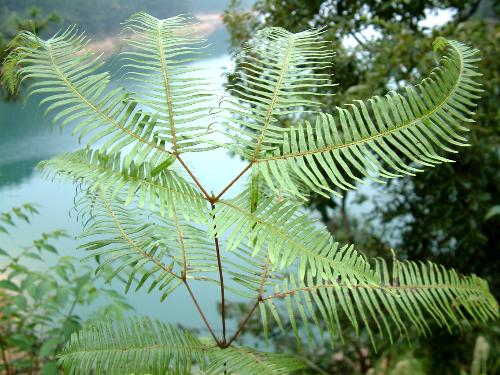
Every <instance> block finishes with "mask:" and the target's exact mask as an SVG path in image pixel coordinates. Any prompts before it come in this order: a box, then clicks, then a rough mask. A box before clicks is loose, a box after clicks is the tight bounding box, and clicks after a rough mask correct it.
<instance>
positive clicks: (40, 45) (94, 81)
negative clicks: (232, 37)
mask: <svg viewBox="0 0 500 375" xmlns="http://www.w3.org/2000/svg"><path fill="white" fill-rule="evenodd" d="M192 25H193V21H192V20H191V19H189V18H188V17H184V16H178V17H173V18H169V19H164V20H160V19H157V18H155V17H152V16H150V15H148V14H144V13H139V14H136V15H134V16H132V17H131V18H130V19H129V20H128V21H127V22H126V23H125V32H124V34H125V35H127V36H128V37H127V40H126V42H127V44H128V48H127V49H126V50H125V51H124V52H123V53H122V58H123V67H124V69H127V74H126V76H125V77H126V78H125V79H127V80H128V82H129V83H128V84H127V86H126V87H128V88H129V89H128V90H127V89H125V88H124V87H118V88H110V85H109V82H110V74H109V73H108V72H105V71H103V70H102V69H101V66H102V63H101V62H100V59H99V58H98V57H94V56H93V54H92V53H91V52H89V51H88V50H87V43H88V40H87V39H86V38H85V36H84V35H83V34H80V33H78V32H77V31H76V30H75V29H74V28H70V29H68V30H66V31H64V32H61V33H59V34H57V35H56V36H54V37H53V38H51V39H48V40H42V39H40V38H39V37H37V36H35V35H33V34H31V33H22V34H20V35H19V37H18V39H17V41H16V43H19V45H20V46H19V47H17V48H16V49H15V50H14V51H13V52H12V53H11V55H10V56H9V58H8V59H7V61H6V64H5V66H6V70H5V73H6V74H5V78H6V79H7V80H8V82H9V83H10V87H11V88H12V89H15V88H16V86H17V84H18V83H19V81H22V80H24V79H28V80H29V83H30V86H31V93H32V94H34V93H39V94H43V95H44V98H43V100H42V103H43V104H45V105H46V108H47V112H52V113H54V122H55V123H58V124H60V125H61V126H69V125H71V126H73V129H74V130H73V131H74V133H75V134H76V135H78V136H79V137H80V138H84V139H86V147H85V148H84V149H82V150H80V151H77V152H74V153H69V154H63V155H60V156H58V157H56V158H54V159H52V160H49V161H45V162H43V163H41V165H40V166H41V169H42V170H43V171H44V173H45V174H46V175H48V176H51V177H60V178H63V179H69V180H72V181H75V182H76V183H78V184H80V185H84V186H86V187H87V189H85V190H84V192H83V193H82V194H80V196H79V199H78V205H77V206H78V208H79V210H80V213H81V216H82V217H83V218H84V221H85V222H86V223H87V224H86V228H85V232H84V236H86V237H88V238H89V240H88V242H87V243H86V244H85V245H84V246H83V248H84V250H86V251H88V253H89V257H95V258H97V259H99V261H100V265H99V268H98V269H97V271H99V269H100V267H102V266H106V265H111V266H113V267H114V272H112V273H111V275H110V277H109V279H112V278H113V277H115V276H118V275H120V276H121V277H124V279H125V283H126V287H125V289H126V291H128V290H130V289H132V288H133V289H135V290H139V289H141V288H148V290H149V291H152V290H159V291H161V295H162V297H161V298H162V300H164V299H166V298H167V297H168V296H169V294H170V293H171V292H172V291H174V290H175V289H177V288H184V289H185V291H186V293H187V294H188V295H189V296H190V297H191V298H192V300H193V304H194V308H196V309H197V311H198V312H199V315H200V318H201V320H202V321H203V324H205V326H206V328H207V329H208V332H209V333H210V337H208V338H198V337H196V336H194V335H193V334H191V333H190V332H188V331H186V330H182V329H179V328H178V327H174V326H172V325H168V324H164V323H161V322H159V321H155V320H152V319H149V318H134V319H129V320H128V321H115V322H102V323H100V324H98V325H96V326H95V327H93V328H91V329H87V330H83V331H81V332H79V333H78V334H75V335H73V336H72V337H71V340H70V341H69V342H68V344H67V346H66V347H65V349H64V350H63V352H62V353H61V355H60V361H61V363H62V364H63V366H64V367H66V368H67V369H68V371H69V373H71V374H88V373H90V372H93V373H96V374H97V373H106V374H115V373H116V374H118V373H119V374H123V373H133V374H143V373H147V374H160V373H161V374H165V373H176V374H183V373H190V372H191V371H192V370H193V367H192V366H193V365H194V364H196V368H197V371H199V372H202V373H206V374H221V373H238V374H260V373H266V374H271V373H272V374H282V373H290V372H293V371H294V370H297V369H299V368H300V367H301V366H303V364H301V363H300V362H299V361H297V360H295V359H294V358H293V357H290V356H287V355H285V354H271V353H266V352H260V351H257V350H254V349H251V348H247V347H244V346H239V345H237V342H238V338H239V335H240V333H241V332H242V331H243V330H244V329H245V325H246V324H247V322H248V321H249V319H250V318H251V317H252V316H253V315H254V314H260V316H261V320H262V325H263V330H264V332H266V327H267V325H268V322H269V321H270V320H271V319H273V320H275V321H276V322H277V324H278V325H279V326H280V327H285V325H290V326H291V327H293V330H294V332H295V336H296V337H297V341H298V342H301V341H303V338H306V341H309V343H312V340H313V338H315V337H318V336H324V338H325V340H328V341H329V342H330V343H331V344H332V345H333V344H334V342H335V340H337V339H338V338H339V337H340V338H341V336H342V332H341V331H340V330H339V327H340V325H339V320H338V315H339V313H340V312H341V311H343V312H344V313H345V314H346V315H347V316H348V318H349V320H350V322H351V323H352V325H353V327H354V329H355V330H356V331H358V330H359V329H360V327H363V326H364V327H365V329H366V330H367V331H368V334H369V335H370V338H371V340H372V342H373V345H375V346H376V342H377V339H376V336H375V335H376V334H377V332H372V330H371V328H370V327H378V334H380V335H387V336H388V337H389V338H390V339H392V337H393V336H394V335H404V334H405V332H406V331H407V329H408V327H409V326H414V327H416V328H417V330H418V331H419V332H420V333H422V334H429V333H430V332H429V331H430V329H429V322H430V321H434V322H436V323H437V324H439V325H440V326H442V327H444V328H446V329H449V330H451V329H454V328H455V327H459V328H461V327H463V326H464V324H465V325H466V324H467V322H468V321H481V322H484V321H488V320H490V319H494V318H496V317H497V314H498V311H497V310H498V306H497V302H496V300H495V299H494V297H493V296H492V295H491V294H490V292H489V289H488V285H487V283H486V281H485V280H482V279H480V278H479V277H477V276H475V275H471V276H463V275H462V274H459V273H457V272H456V271H454V270H446V269H444V268H443V267H440V266H439V265H436V264H432V263H417V262H407V261H400V260H397V259H394V260H393V261H392V263H391V264H387V262H386V261H385V260H383V259H374V260H372V261H370V260H368V259H366V258H365V257H364V256H363V254H362V253H360V252H358V250H356V249H355V248H354V246H353V245H347V244H339V243H338V242H336V241H335V239H334V238H333V237H332V235H331V234H330V233H329V232H328V231H327V230H326V228H322V227H320V226H319V225H318V224H317V223H316V222H315V221H314V220H313V219H312V218H310V217H309V215H307V214H306V212H305V211H304V210H303V208H302V207H303V205H304V203H305V202H306V201H307V196H308V194H309V193H311V192H316V193H319V194H323V195H327V196H330V195H331V194H335V195H341V194H342V191H345V190H348V189H354V188H355V187H356V186H355V184H356V183H358V182H359V183H361V182H363V181H364V180H365V179H370V180H374V181H378V182H383V181H384V179H387V178H395V177H398V176H401V175H403V174H414V173H416V172H419V171H421V170H422V169H424V168H425V167H434V166H435V165H437V164H440V163H443V162H450V161H452V160H450V159H449V158H448V157H446V156H443V155H445V153H446V152H447V153H455V152H456V149H457V148H459V147H462V146H466V145H467V139H466V137H465V133H466V131H467V128H466V127H464V126H463V125H462V123H463V122H464V121H465V122H472V121H473V120H472V115H473V112H472V111H471V109H472V108H473V107H474V105H475V104H474V103H475V102H476V101H477V100H478V99H479V96H478V95H479V93H480V92H481V89H480V88H479V86H480V85H479V83H478V82H477V81H476V77H477V76H478V75H479V74H478V73H477V71H476V66H475V63H476V62H477V61H478V58H477V57H476V55H477V52H478V51H477V50H475V49H473V48H470V47H468V46H466V45H464V44H462V43H460V42H457V41H453V40H445V39H443V38H438V39H437V40H436V42H435V49H436V52H440V53H442V57H441V60H440V63H439V66H437V67H436V68H435V69H434V70H432V72H431V73H430V75H429V76H428V77H427V78H425V79H424V80H423V81H422V82H421V83H419V84H417V85H415V86H408V87H406V88H405V89H404V90H402V91H399V92H389V93H388V94H387V95H385V96H383V97H380V96H374V97H373V98H370V99H368V100H366V101H360V100H358V101H355V102H353V103H350V104H347V105H345V106H342V107H336V108H331V109H328V110H327V111H321V110H320V109H319V108H317V106H316V103H317V101H316V100H315V95H317V88H318V87H320V86H321V85H331V83H330V81H329V80H328V78H329V77H328V75H327V74H326V73H324V70H325V69H326V68H328V67H329V66H330V65H331V63H332V58H333V53H332V51H330V49H329V47H328V45H327V44H325V43H324V42H322V40H321V31H318V30H308V31H304V32H301V33H298V34H292V33H289V32H287V31H286V30H283V29H280V28H269V29H265V30H263V31H261V32H259V33H258V34H257V35H256V36H255V38H254V39H253V40H252V41H251V42H250V43H249V44H248V45H247V47H246V49H245V51H244V53H243V56H242V57H241V58H240V59H239V61H240V63H239V64H238V66H237V67H236V70H235V73H234V74H235V75H236V76H237V78H238V79H237V80H236V81H237V83H236V84H235V85H234V86H233V87H231V88H230V91H232V92H233V93H234V94H236V95H232V96H228V97H226V98H223V99H222V100H221V101H220V106H219V107H218V108H211V107H210V106H209V105H207V103H210V101H211V100H212V97H213V93H211V92H210V91H208V90H207V89H206V85H205V84H206V79H205V78H204V76H203V72H200V71H198V70H197V69H196V68H195V67H194V66H193V65H191V64H190V63H191V62H193V61H196V59H197V58H199V54H200V53H201V51H202V48H203V47H204V46H205V41H204V40H203V39H201V38H199V37H198V36H197V35H196V33H195V32H194V30H193V28H192ZM130 87H132V89H130ZM236 98H237V99H236ZM280 116H288V117H290V118H292V119H294V124H293V126H290V127H281V126H278V125H277V119H278V118H279V117H280ZM304 116H306V117H307V118H308V119H312V120H310V121H306V120H302V119H303V118H304ZM213 133H218V134H219V135H218V136H217V137H213V136H212V134H213ZM221 135H222V136H224V137H221ZM221 138H224V139H225V141H220V139H221ZM215 148H224V149H227V150H229V151H231V152H233V153H236V154H237V155H239V156H241V157H242V158H243V159H245V160H247V162H248V163H247V166H246V167H245V168H244V169H243V170H242V171H241V172H240V173H239V174H238V175H237V176H236V177H235V178H234V179H233V180H232V181H230V182H229V183H228V184H227V186H226V187H225V188H223V189H222V190H221V191H220V192H218V193H209V191H210V190H209V189H208V188H206V187H204V186H203V185H202V183H201V182H200V181H199V180H198V178H197V177H196V175H195V174H194V173H193V171H192V169H191V168H192V167H191V166H190V165H188V163H186V162H185V161H184V156H185V155H186V154H188V153H193V152H209V151H210V150H213V149H215ZM240 179H246V181H247V183H246V186H245V188H244V189H243V191H241V192H237V193H234V190H235V189H234V186H235V183H236V182H237V181H239V180H240ZM231 194H233V195H231ZM228 278H230V279H231V280H232V282H231V283H228V282H227V281H228ZM196 282H205V283H214V284H215V285H217V286H218V288H219V290H220V304H221V310H220V311H221V323H220V329H218V328H217V327H216V326H215V325H214V322H210V321H209V320H208V319H207V318H206V316H205V313H204V311H203V309H202V308H201V306H200V304H199V303H198V299H197V296H196V295H195V293H194V291H193V288H192V285H193V284H194V283H196ZM229 294H236V295H238V296H239V297H244V298H247V299H248V300H249V301H250V303H249V310H248V313H247V315H246V317H245V318H244V319H243V320H242V321H241V322H239V323H238V324H237V325H236V328H235V329H228V327H226V311H225V306H226V299H227V297H228V295H229ZM298 321H302V322H303V324H302V326H303V327H304V328H303V329H299V328H297V327H298V325H297V322H298ZM320 321H322V322H326V326H327V327H328V330H327V332H322V331H321V330H319V329H318V326H319V322H320ZM369 323H370V324H369Z"/></svg>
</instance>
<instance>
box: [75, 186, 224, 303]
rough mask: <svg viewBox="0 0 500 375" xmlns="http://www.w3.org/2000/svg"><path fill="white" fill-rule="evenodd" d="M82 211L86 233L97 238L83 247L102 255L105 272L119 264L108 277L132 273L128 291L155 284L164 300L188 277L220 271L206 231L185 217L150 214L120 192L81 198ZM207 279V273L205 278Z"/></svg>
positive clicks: (194, 277)
mask: <svg viewBox="0 0 500 375" xmlns="http://www.w3.org/2000/svg"><path fill="white" fill-rule="evenodd" d="M78 208H79V210H80V216H81V217H82V219H83V220H85V221H86V230H85V232H84V233H83V237H84V238H92V241H90V242H87V243H85V244H84V245H82V246H81V247H82V248H83V249H84V250H86V251H89V252H90V253H91V254H90V255H89V256H88V258H97V259H99V263H100V264H99V267H98V268H97V271H96V272H99V270H101V269H102V268H103V267H106V266H108V265H111V266H114V270H113V272H112V273H110V274H109V275H108V276H107V277H108V281H109V280H111V279H112V278H114V277H116V276H117V275H119V274H121V273H124V274H126V275H128V281H127V284H126V291H128V290H129V288H130V287H131V286H132V284H133V283H135V284H136V291H137V290H139V289H140V288H141V287H143V286H144V285H146V283H147V282H149V283H150V286H149V288H148V291H149V292H150V291H152V290H153V289H155V288H157V289H159V290H160V291H161V293H162V296H161V299H162V300H164V299H165V298H166V297H167V296H168V295H169V294H170V293H171V292H172V291H173V290H174V289H176V288H177V287H179V286H180V285H181V284H182V283H183V279H184V278H186V279H198V278H199V277H202V276H200V275H204V274H205V273H210V272H214V271H216V270H217V259H216V257H215V254H214V252H213V250H212V242H211V241H210V240H209V239H208V238H207V233H206V231H203V230H202V229H200V228H197V227H194V226H192V225H190V224H188V223H187V222H185V221H184V220H182V219H181V218H180V217H179V216H178V215H177V214H176V213H175V212H174V213H173V216H172V218H170V219H168V218H165V217H160V216H155V215H154V214H148V213H147V212H145V211H144V210H139V209H137V208H131V207H129V208H125V207H124V206H123V202H122V201H121V200H120V199H119V197H111V196H110V194H109V193H108V194H106V193H104V192H102V191H97V192H96V193H94V194H91V195H86V196H84V197H82V199H80V202H79V206H78ZM203 279H204V280H205V279H206V277H203Z"/></svg>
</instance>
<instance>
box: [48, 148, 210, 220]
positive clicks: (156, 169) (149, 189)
mask: <svg viewBox="0 0 500 375" xmlns="http://www.w3.org/2000/svg"><path fill="white" fill-rule="evenodd" d="M129 156H130V154H127V155H125V156H122V155H121V154H120V153H115V154H111V155H109V154H106V153H102V152H99V151H93V150H80V151H76V152H73V153H67V154H61V155H58V156H56V157H55V158H53V159H50V160H47V161H44V162H42V163H40V165H39V166H40V167H41V169H42V172H43V173H44V175H45V176H49V177H54V178H59V179H70V180H72V181H74V182H77V183H84V184H85V185H87V186H89V187H90V189H91V190H95V189H98V190H101V191H104V192H109V193H110V194H111V195H112V196H114V195H116V194H120V195H125V196H126V199H125V202H124V203H125V205H128V204H130V203H135V204H137V205H138V206H139V207H143V206H146V207H148V208H149V209H151V210H153V211H158V212H160V214H161V215H168V216H170V217H171V216H172V215H173V213H174V210H175V211H176V212H177V213H178V214H180V215H182V216H183V217H185V218H188V219H191V220H194V221H196V222H206V221H207V220H208V212H209V210H208V202H207V201H206V199H205V197H204V196H203V195H202V194H201V193H200V192H199V190H198V189H197V188H196V186H194V185H193V184H192V183H190V182H187V181H186V180H185V179H184V178H183V177H182V175H181V174H180V173H178V172H177V171H176V170H175V169H174V168H171V167H169V164H171V163H172V162H173V161H174V160H173V159H172V158H171V157H168V158H167V159H165V161H164V162H161V163H159V164H157V165H154V164H152V163H151V162H148V161H141V160H137V158H131V159H130V158H129Z"/></svg>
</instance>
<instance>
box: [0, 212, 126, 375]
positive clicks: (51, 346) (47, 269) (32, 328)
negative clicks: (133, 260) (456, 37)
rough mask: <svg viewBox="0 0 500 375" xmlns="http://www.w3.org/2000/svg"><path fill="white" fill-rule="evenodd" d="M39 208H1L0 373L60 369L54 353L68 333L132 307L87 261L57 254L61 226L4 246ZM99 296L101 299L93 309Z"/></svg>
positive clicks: (51, 374)
mask: <svg viewBox="0 0 500 375" xmlns="http://www.w3.org/2000/svg"><path fill="white" fill-rule="evenodd" d="M37 213H38V211H37V208H36V206H34V205H33V204H23V205H22V206H20V207H14V208H12V210H10V211H8V212H1V213H0V261H1V263H0V265H1V268H0V374H6V375H15V374H42V375H56V374H59V368H58V364H57V354H58V353H59V352H60V350H61V349H62V347H63V345H64V344H65V343H66V342H67V341H68V339H69V337H70V336H71V334H72V333H74V332H76V331H79V330H80V329H81V328H82V327H83V326H84V325H86V324H90V323H92V322H97V321H100V320H103V319H113V318H119V317H121V316H123V314H124V313H126V312H127V311H130V310H131V309H132V307H131V306H130V305H129V304H128V303H127V302H126V300H125V298H124V297H123V296H122V294H121V293H118V292H117V291H116V290H114V289H112V288H111V287H110V286H107V285H104V282H103V280H104V277H102V279H101V277H99V278H96V277H95V275H94V270H93V267H91V266H90V265H89V264H87V265H85V264H82V263H80V261H79V259H77V258H74V257H69V256H59V253H58V250H57V248H56V246H54V244H53V243H54V241H57V239H58V238H60V237H63V236H65V235H66V234H65V233H64V232H63V231H61V230H54V231H51V232H49V233H41V234H40V237H39V238H38V239H35V240H34V241H33V242H32V243H30V244H28V243H26V244H18V246H16V248H12V247H11V246H8V247H7V246H6V245H5V243H6V241H5V239H6V237H7V236H9V234H10V232H11V230H12V229H13V228H15V227H16V226H18V225H19V224H21V223H22V224H23V225H30V220H31V218H32V216H33V215H36V214H37ZM51 255H52V256H55V257H56V261H55V262H53V263H52V264H50V262H48V261H47V259H48V258H50V256H51ZM98 299H101V301H103V303H101V306H100V307H99V308H96V307H95V304H94V303H95V302H96V301H97V300H98ZM92 306H93V307H92ZM89 309H90V311H89ZM84 311H85V313H84V315H86V318H85V319H84V318H82V313H83V312H84Z"/></svg>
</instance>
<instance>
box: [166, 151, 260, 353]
mask: <svg viewBox="0 0 500 375" xmlns="http://www.w3.org/2000/svg"><path fill="white" fill-rule="evenodd" d="M174 155H175V157H176V159H177V160H178V161H179V163H180V164H181V165H182V167H183V168H184V170H185V171H186V172H187V174H188V175H189V176H190V177H191V179H192V180H193V181H194V183H195V184H196V186H198V188H199V189H200V190H201V192H202V193H203V195H204V196H205V199H207V200H208V201H209V202H210V205H211V207H212V219H215V204H216V203H217V202H218V201H219V199H220V198H221V197H222V195H224V194H225V193H226V192H227V191H228V190H229V189H231V187H233V186H234V184H235V183H236V182H238V180H239V179H240V178H241V177H243V175H244V174H245V173H246V172H247V171H248V170H249V169H250V168H251V167H252V165H253V164H254V162H255V161H251V162H250V163H248V165H247V166H246V167H245V168H244V169H243V170H242V171H241V172H240V173H239V174H238V175H237V176H236V177H235V178H234V179H233V180H231V182H229V184H227V186H226V187H225V188H224V189H222V190H221V192H220V193H219V194H218V195H217V196H213V195H210V194H208V192H207V190H206V189H205V188H204V187H203V185H202V184H201V182H200V181H199V180H198V178H196V176H195V175H194V173H193V172H192V171H191V169H190V168H189V166H188V165H187V164H186V163H185V162H184V160H182V158H181V157H180V155H179V154H178V153H175V154H174ZM214 229H216V228H215V227H214ZM214 244H215V253H216V255H217V268H218V271H219V285H220V294H221V322H222V339H220V338H218V337H217V335H216V334H215V333H214V330H213V328H212V326H211V325H210V323H209V322H208V320H207V318H206V316H205V314H204V313H203V310H202V309H201V307H200V305H199V303H198V300H197V299H196V296H195V295H194V293H193V290H192V289H191V287H190V286H189V284H188V282H187V275H186V272H183V275H182V279H183V282H184V284H185V285H186V288H187V290H188V292H189V294H190V296H191V298H192V300H193V302H194V304H195V306H196V309H197V310H198V313H199V314H200V316H201V318H202V319H203V321H204V323H205V325H206V327H207V328H208V330H209V331H210V334H211V335H212V337H213V338H214V340H215V342H216V343H217V345H218V346H219V347H220V348H221V349H225V348H228V347H229V346H230V345H231V344H232V343H233V341H234V340H235V339H236V338H237V337H238V336H239V334H240V333H241V331H242V330H243V329H244V328H245V326H246V324H247V323H248V321H249V320H250V318H251V317H252V315H253V313H254V312H255V310H256V308H257V306H258V305H259V303H260V301H261V300H262V290H259V297H258V299H257V301H256V302H255V304H254V305H253V307H252V308H251V309H250V311H249V312H248V314H247V315H246V316H245V318H244V319H243V320H242V321H241V323H240V325H239V326H238V329H237V331H236V332H235V333H234V335H233V336H232V337H231V339H230V340H229V341H228V340H227V339H226V300H225V291H224V272H223V270H222V260H221V254H220V243H219V237H218V234H217V232H216V233H215V236H214ZM267 268H268V266H267V265H265V266H264V273H263V280H264V281H263V282H262V283H261V287H260V289H262V288H263V285H264V283H265V278H266V277H267Z"/></svg>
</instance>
